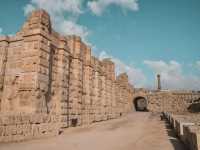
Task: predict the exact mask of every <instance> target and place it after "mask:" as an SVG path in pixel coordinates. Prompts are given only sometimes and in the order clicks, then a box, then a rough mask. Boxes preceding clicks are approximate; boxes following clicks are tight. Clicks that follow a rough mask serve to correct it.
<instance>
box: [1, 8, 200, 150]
mask: <svg viewBox="0 0 200 150" xmlns="http://www.w3.org/2000/svg"><path fill="white" fill-rule="evenodd" d="M158 87H159V88H158V90H156V91H148V90H146V89H134V88H133V86H132V85H131V84H129V82H128V76H127V74H126V73H123V74H121V75H119V76H117V77H116V75H115V64H114V63H113V62H112V61H111V60H110V59H104V60H99V59H98V58H96V57H94V56H91V48H90V47H89V46H88V45H87V44H85V43H84V42H83V41H82V40H81V38H80V37H78V36H75V35H69V36H62V35H60V34H58V33H57V32H56V31H54V30H53V28H52V26H51V21H50V16H49V15H48V14H47V13H46V12H45V11H44V10H37V11H34V12H33V13H32V14H31V15H30V16H29V17H28V19H27V21H26V22H25V24H24V25H23V27H22V29H21V30H20V31H19V32H18V33H17V34H16V35H15V36H11V37H9V36H1V37H0V142H18V141H23V140H29V139H35V138H43V137H48V136H55V135H58V134H59V133H60V132H61V131H62V130H63V128H68V127H72V126H73V127H75V126H81V125H82V126H84V125H89V124H91V123H94V122H99V121H106V120H109V119H114V118H118V117H120V116H122V115H125V114H127V113H129V112H131V111H133V110H134V105H135V102H136V100H142V101H143V102H144V101H146V102H144V103H143V104H142V105H145V106H144V107H146V110H148V111H151V112H158V113H160V112H164V114H165V116H166V118H167V119H168V120H169V122H170V124H171V125H172V126H173V127H174V129H175V131H176V133H177V135H178V136H179V137H180V138H181V140H182V141H183V142H184V143H185V144H186V145H188V146H189V147H190V148H191V150H199V149H200V138H199V137H200V127H199V126H200V123H199V122H200V120H199V119H198V118H199V114H192V113H189V110H188V108H192V107H193V105H194V108H196V109H198V110H200V93H198V92H191V91H189V92H188V91H164V90H161V85H160V83H159V84H158ZM196 106H198V107H196ZM136 110H137V109H136Z"/></svg>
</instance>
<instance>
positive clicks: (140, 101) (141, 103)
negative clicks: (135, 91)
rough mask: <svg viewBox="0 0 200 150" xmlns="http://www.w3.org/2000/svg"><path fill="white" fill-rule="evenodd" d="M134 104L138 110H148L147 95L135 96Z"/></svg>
mask: <svg viewBox="0 0 200 150" xmlns="http://www.w3.org/2000/svg"><path fill="white" fill-rule="evenodd" d="M133 105H134V107H135V110H136V111H147V100H146V98H145V97H142V96H138V97H135V98H134V99H133Z"/></svg>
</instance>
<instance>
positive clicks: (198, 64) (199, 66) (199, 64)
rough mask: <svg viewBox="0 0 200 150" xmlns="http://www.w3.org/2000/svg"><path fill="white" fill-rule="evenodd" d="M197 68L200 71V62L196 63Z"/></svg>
mask: <svg viewBox="0 0 200 150" xmlns="http://www.w3.org/2000/svg"><path fill="white" fill-rule="evenodd" d="M196 66H197V68H198V69H199V70H200V60H199V61H197V62H196Z"/></svg>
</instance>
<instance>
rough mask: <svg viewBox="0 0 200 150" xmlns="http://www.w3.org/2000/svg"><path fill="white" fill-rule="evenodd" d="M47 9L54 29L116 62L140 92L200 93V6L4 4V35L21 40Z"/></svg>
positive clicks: (152, 1) (147, 1) (112, 1)
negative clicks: (28, 22) (34, 14)
mask: <svg viewBox="0 0 200 150" xmlns="http://www.w3.org/2000/svg"><path fill="white" fill-rule="evenodd" d="M36 8H43V9H46V10H47V11H48V12H49V13H50V15H51V19H52V22H53V25H54V28H55V29H56V30H57V31H58V32H60V33H62V34H77V35H80V36H81V37H82V38H83V40H84V41H86V42H87V43H88V44H90V45H91V47H92V48H93V52H94V55H96V56H99V57H100V58H101V59H102V58H105V57H111V58H112V59H113V61H114V62H115V63H116V72H117V74H118V73H120V72H123V71H126V72H128V75H129V77H130V80H131V83H133V84H134V85H135V86H136V87H151V88H154V86H155V74H156V73H160V74H161V78H162V84H163V88H165V89H195V90H200V1H199V0H95V1H89V0H57V1H56V3H55V0H6V1H5V0H4V2H2V3H1V5H0V11H1V12H0V32H1V34H15V33H16V31H18V30H19V29H20V27H21V26H22V25H23V23H24V21H25V19H26V16H27V14H28V13H30V12H31V10H33V9H36Z"/></svg>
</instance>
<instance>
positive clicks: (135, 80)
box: [99, 51, 146, 87]
mask: <svg viewBox="0 0 200 150" xmlns="http://www.w3.org/2000/svg"><path fill="white" fill-rule="evenodd" d="M104 58H111V60H112V61H113V62H114V63H115V72H116V75H119V74H120V73H124V72H126V73H127V74H128V76H129V81H130V83H131V84H132V85H134V86H135V87H143V86H144V85H145V83H146V77H145V75H144V73H143V72H142V70H140V69H139V68H136V67H134V66H132V65H129V64H126V63H125V62H123V61H122V60H120V59H119V58H116V57H113V56H112V55H109V54H107V53H106V52H105V51H101V52H100V54H99V59H100V60H102V59H104Z"/></svg>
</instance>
